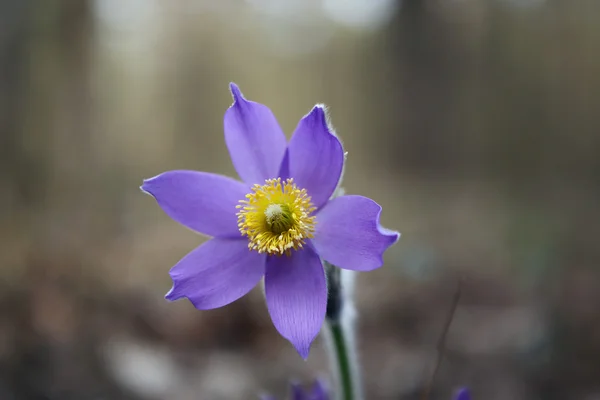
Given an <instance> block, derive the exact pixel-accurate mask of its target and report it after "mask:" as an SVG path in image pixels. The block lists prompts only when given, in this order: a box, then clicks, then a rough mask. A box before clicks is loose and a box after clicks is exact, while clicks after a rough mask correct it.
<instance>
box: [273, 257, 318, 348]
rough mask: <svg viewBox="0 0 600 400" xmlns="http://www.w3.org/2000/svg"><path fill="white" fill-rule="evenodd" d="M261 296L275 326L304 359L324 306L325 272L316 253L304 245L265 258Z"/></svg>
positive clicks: (316, 332) (316, 330)
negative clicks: (262, 293)
mask: <svg viewBox="0 0 600 400" xmlns="http://www.w3.org/2000/svg"><path fill="white" fill-rule="evenodd" d="M265 295H266V298H267V307H268V308H269V313H270V314H271V319H272V320H273V324H274V325H275V328H277V330H278V331H279V333H280V334H281V335H282V336H283V337H284V338H286V339H287V340H289V341H290V342H291V343H292V344H293V345H294V347H295V348H296V350H297V351H298V353H299V354H300V356H302V358H304V359H306V358H307V357H308V352H309V350H310V345H311V343H312V341H313V340H314V339H315V337H316V336H317V334H318V333H319V331H320V330H321V325H323V320H324V319H325V308H326V306H327V285H326V283H325V272H324V271H323V265H322V264H321V260H320V259H319V256H318V255H317V254H316V253H315V252H314V251H313V250H312V249H310V248H308V247H305V248H304V249H303V250H298V251H294V252H293V253H292V255H291V256H289V257H288V256H280V257H277V256H271V257H269V258H268V259H267V268H266V273H265Z"/></svg>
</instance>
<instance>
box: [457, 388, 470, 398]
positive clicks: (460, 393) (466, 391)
mask: <svg viewBox="0 0 600 400" xmlns="http://www.w3.org/2000/svg"><path fill="white" fill-rule="evenodd" d="M454 400H471V394H470V393H469V389H467V388H462V389H460V390H459V391H458V392H457V393H456V397H455V398H454Z"/></svg>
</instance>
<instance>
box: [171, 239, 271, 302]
mask: <svg viewBox="0 0 600 400" xmlns="http://www.w3.org/2000/svg"><path fill="white" fill-rule="evenodd" d="M265 258H266V256H265V255H264V254H258V253H257V252H255V251H250V250H248V242H247V241H246V240H244V239H219V238H214V239H211V240H209V241H208V242H206V243H204V244H203V245H201V246H200V247H197V248H196V249H194V250H192V252H190V253H189V254H188V255H186V256H185V257H184V258H183V259H182V260H181V261H179V262H178V263H177V265H175V266H174V267H173V268H172V269H171V271H170V272H169V274H170V275H171V278H172V279H173V288H172V289H171V290H170V291H169V293H167V295H166V296H165V298H166V299H167V300H177V299H180V298H182V297H187V298H188V299H189V300H190V301H191V302H192V304H193V305H194V307H196V308H197V309H199V310H209V309H213V308H219V307H223V306H225V305H227V304H229V303H231V302H233V301H235V300H237V299H239V298H240V297H242V296H244V295H245V294H246V293H248V292H249V291H250V290H252V288H253V287H254V286H256V284H257V283H258V281H260V279H261V278H262V277H263V275H264V272H265Z"/></svg>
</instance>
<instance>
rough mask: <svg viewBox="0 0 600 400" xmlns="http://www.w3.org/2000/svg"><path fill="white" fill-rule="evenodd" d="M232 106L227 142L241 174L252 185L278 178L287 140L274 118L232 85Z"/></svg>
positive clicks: (227, 126)
mask: <svg viewBox="0 0 600 400" xmlns="http://www.w3.org/2000/svg"><path fill="white" fill-rule="evenodd" d="M229 88H230V89H231V94H232V95H233V105H232V106H231V107H229V109H228V110H227V111H226V112H225V119H224V127H225V143H226V144H227V148H228V149H229V154H230V155H231V161H232V162H233V166H234V167H235V169H236V171H237V173H238V175H239V176H240V178H242V180H243V181H244V182H246V183H248V184H250V185H253V184H255V183H263V182H264V181H265V180H266V179H272V178H277V174H278V173H279V166H280V165H281V160H282V159H283V154H284V153H285V148H286V139H285V135H284V134H283V131H282V130H281V128H280V127H279V124H278V123H277V120H276V119H275V116H274V115H273V113H272V112H271V110H269V108H268V107H267V106H265V105H262V104H260V103H255V102H253V101H248V100H246V99H245V98H244V96H243V95H242V92H240V89H239V88H238V87H237V85H236V84H235V83H231V84H230V85H229Z"/></svg>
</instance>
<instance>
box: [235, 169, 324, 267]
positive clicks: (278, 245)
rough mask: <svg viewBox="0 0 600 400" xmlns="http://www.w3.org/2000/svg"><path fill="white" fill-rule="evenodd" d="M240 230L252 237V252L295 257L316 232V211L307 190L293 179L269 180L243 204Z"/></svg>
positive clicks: (249, 241) (250, 246) (240, 211)
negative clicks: (292, 252)
mask: <svg viewBox="0 0 600 400" xmlns="http://www.w3.org/2000/svg"><path fill="white" fill-rule="evenodd" d="M240 203H241V204H240V205H238V206H237V208H238V209H239V211H238V213H237V217H238V227H239V228H240V232H241V233H242V235H244V236H247V237H248V248H249V249H250V250H256V251H258V252H259V253H267V254H271V255H282V254H284V253H285V254H287V255H290V254H291V250H292V249H293V250H298V249H300V248H302V246H303V245H304V242H305V240H306V239H307V238H312V237H313V233H314V231H315V223H316V221H315V217H314V216H312V215H311V214H312V212H313V211H315V209H316V208H315V207H314V206H313V205H312V203H311V199H310V196H309V195H308V194H307V193H306V190H305V189H299V188H298V187H297V186H296V185H295V184H294V181H293V179H288V180H286V181H285V182H281V178H277V179H267V180H266V181H265V184H264V185H258V184H256V185H254V186H253V187H252V192H251V193H249V194H247V195H246V199H245V200H240Z"/></svg>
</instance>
